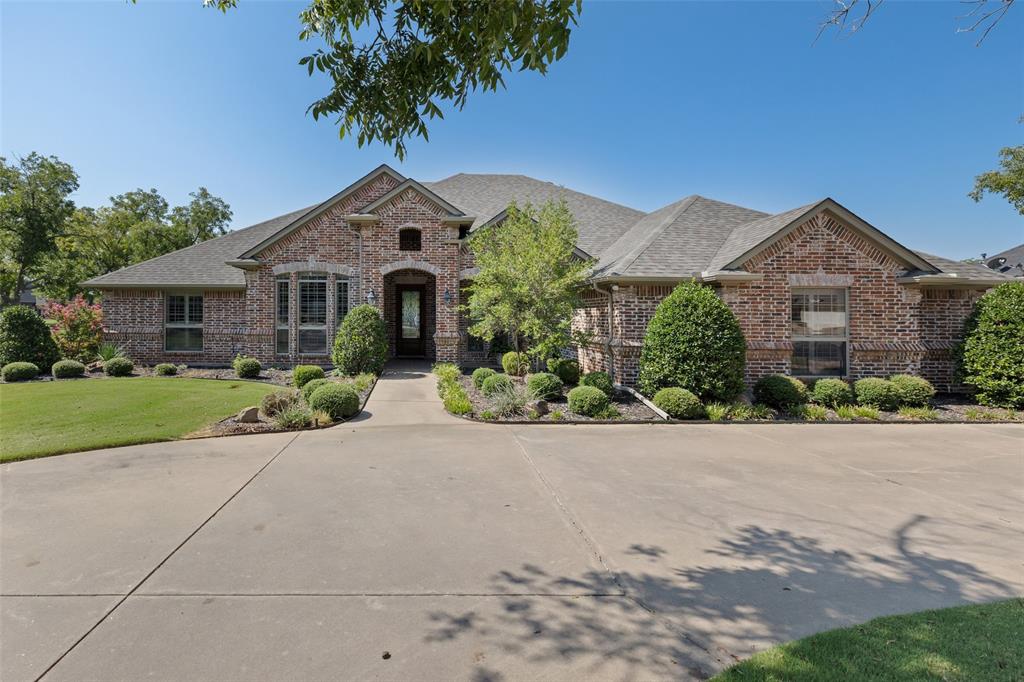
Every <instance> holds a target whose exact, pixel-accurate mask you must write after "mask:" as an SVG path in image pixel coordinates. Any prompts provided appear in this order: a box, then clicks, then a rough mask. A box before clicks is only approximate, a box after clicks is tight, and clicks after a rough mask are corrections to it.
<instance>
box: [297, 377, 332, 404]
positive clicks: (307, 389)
mask: <svg viewBox="0 0 1024 682" xmlns="http://www.w3.org/2000/svg"><path fill="white" fill-rule="evenodd" d="M329 383H331V380H330V379H327V378H324V379H313V380H312V381H307V382H306V385H305V386H303V387H302V397H303V398H304V399H305V401H306V402H307V403H308V402H309V396H311V395H313V391H315V390H316V389H318V388H320V387H321V386H323V385H325V384H329Z"/></svg>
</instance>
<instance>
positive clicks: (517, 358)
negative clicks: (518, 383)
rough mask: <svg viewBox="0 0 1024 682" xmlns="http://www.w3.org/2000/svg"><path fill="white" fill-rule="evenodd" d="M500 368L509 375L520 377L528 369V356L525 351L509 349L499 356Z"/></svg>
mask: <svg viewBox="0 0 1024 682" xmlns="http://www.w3.org/2000/svg"><path fill="white" fill-rule="evenodd" d="M501 368H502V369H504V370H505V374H508V375H509V376H514V377H521V376H523V375H524V374H526V373H527V372H529V371H530V357H529V356H528V355H527V354H526V353H517V352H515V351H514V350H510V351H509V352H507V353H505V354H504V355H502V356H501Z"/></svg>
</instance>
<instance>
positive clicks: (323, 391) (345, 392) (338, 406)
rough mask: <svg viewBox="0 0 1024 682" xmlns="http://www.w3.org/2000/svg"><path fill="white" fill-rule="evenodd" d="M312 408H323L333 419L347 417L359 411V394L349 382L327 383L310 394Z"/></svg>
mask: <svg viewBox="0 0 1024 682" xmlns="http://www.w3.org/2000/svg"><path fill="white" fill-rule="evenodd" d="M309 407H310V409H312V410H323V411H324V412H326V413H327V414H329V415H330V416H331V419H346V418H348V417H351V416H352V415H354V414H355V413H356V412H358V411H359V394H358V393H356V389H354V388H352V387H351V386H349V385H348V384H334V383H331V384H326V385H324V386H321V387H320V388H318V389H316V390H315V391H313V394H312V395H311V396H309Z"/></svg>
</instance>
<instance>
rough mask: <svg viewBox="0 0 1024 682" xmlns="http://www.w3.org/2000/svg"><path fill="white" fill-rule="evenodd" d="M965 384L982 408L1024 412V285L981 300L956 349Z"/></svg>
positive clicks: (996, 291) (997, 291)
mask: <svg viewBox="0 0 1024 682" xmlns="http://www.w3.org/2000/svg"><path fill="white" fill-rule="evenodd" d="M956 355H957V366H958V370H959V374H960V376H961V378H962V381H963V382H964V383H965V384H967V385H968V386H971V387H972V388H973V389H974V391H975V397H976V398H977V400H978V402H979V403H981V404H982V405H992V406H997V407H1012V408H1016V409H1018V410H1019V409H1022V408H1024V282H1008V283H1006V284H1000V285H999V286H998V287H996V288H995V289H993V290H992V291H989V292H988V293H987V294H985V295H984V296H982V297H981V298H980V299H979V300H978V302H977V303H976V304H975V306H974V310H973V311H972V312H971V315H970V317H968V318H967V322H966V323H965V324H964V334H963V341H962V342H961V343H960V345H959V346H958V347H957V352H956Z"/></svg>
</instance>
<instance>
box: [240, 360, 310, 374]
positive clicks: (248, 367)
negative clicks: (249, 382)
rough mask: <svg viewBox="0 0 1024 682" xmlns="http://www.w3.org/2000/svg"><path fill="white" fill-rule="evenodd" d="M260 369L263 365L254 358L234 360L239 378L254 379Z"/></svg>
mask: <svg viewBox="0 0 1024 682" xmlns="http://www.w3.org/2000/svg"><path fill="white" fill-rule="evenodd" d="M261 371H263V365H261V364H260V361H259V360H257V359H256V358H239V359H238V360H236V361H235V374H237V375H238V378H239V379H255V378H256V377H258V376H259V375H260V372H261ZM322 371H323V370H321V372H322Z"/></svg>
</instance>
